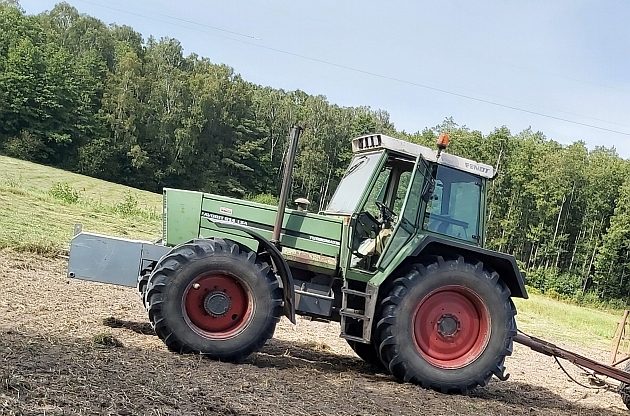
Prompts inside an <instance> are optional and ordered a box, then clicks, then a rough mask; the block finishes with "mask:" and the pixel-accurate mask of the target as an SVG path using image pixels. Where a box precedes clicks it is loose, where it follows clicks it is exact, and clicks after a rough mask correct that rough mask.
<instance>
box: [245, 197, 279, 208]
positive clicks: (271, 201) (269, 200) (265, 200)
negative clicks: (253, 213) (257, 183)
mask: <svg viewBox="0 0 630 416" xmlns="http://www.w3.org/2000/svg"><path fill="white" fill-rule="evenodd" d="M248 199H249V200H250V201H252V202H258V203H259V204H266V205H273V206H276V207H277V206H278V198H276V197H275V196H274V195H271V194H258V195H254V196H253V197H249V198H248Z"/></svg>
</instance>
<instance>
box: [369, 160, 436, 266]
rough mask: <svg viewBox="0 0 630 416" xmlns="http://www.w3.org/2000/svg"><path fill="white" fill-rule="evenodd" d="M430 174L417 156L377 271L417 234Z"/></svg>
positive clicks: (424, 162)
mask: <svg viewBox="0 0 630 416" xmlns="http://www.w3.org/2000/svg"><path fill="white" fill-rule="evenodd" d="M430 184H431V174H430V167H429V164H428V163H427V162H426V161H425V160H424V158H423V157H422V156H421V155H419V156H418V158H417V159H416V162H415V165H414V169H413V172H412V176H411V178H410V180H409V185H408V187H407V192H406V194H405V200H404V202H403V205H402V209H401V211H400V214H399V215H398V221H397V222H396V225H395V227H394V230H393V233H392V235H391V237H390V238H389V240H388V242H387V244H386V246H385V250H384V251H383V254H382V255H381V257H380V259H379V261H378V264H377V265H376V268H377V269H381V270H382V269H384V268H386V267H387V266H388V265H389V264H390V263H391V261H392V260H393V259H394V258H395V257H396V255H397V254H398V252H399V251H400V249H401V248H403V247H404V245H405V244H407V243H408V242H409V240H411V238H412V237H413V236H414V235H415V234H416V233H417V230H418V228H419V227H420V223H421V215H420V213H421V211H422V205H423V203H424V201H423V196H424V195H425V194H428V193H429V191H430Z"/></svg>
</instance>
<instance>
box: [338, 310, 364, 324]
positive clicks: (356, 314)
mask: <svg viewBox="0 0 630 416" xmlns="http://www.w3.org/2000/svg"><path fill="white" fill-rule="evenodd" d="M339 315H341V316H345V317H346V318H354V319H360V320H362V321H369V320H370V317H369V316H367V315H365V314H364V312H363V311H357V310H356V309H346V310H344V309H342V310H340V311H339Z"/></svg>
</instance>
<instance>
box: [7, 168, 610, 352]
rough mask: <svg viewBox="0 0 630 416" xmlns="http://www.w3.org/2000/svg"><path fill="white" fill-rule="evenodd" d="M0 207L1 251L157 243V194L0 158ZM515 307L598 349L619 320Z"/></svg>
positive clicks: (582, 311)
mask: <svg viewBox="0 0 630 416" xmlns="http://www.w3.org/2000/svg"><path fill="white" fill-rule="evenodd" d="M0 206H1V207H2V208H1V209H2V211H0V212H1V214H0V248H7V247H8V248H12V249H14V250H20V251H32V252H37V253H42V254H55V253H58V252H60V251H63V250H65V249H67V247H68V243H69V241H70V239H71V238H72V230H73V225H74V224H75V223H82V224H83V228H84V229H85V230H86V231H91V232H98V233H103V234H108V235H115V236H121V237H129V238H138V239H147V240H154V239H157V238H160V237H161V207H162V197H161V195H159V194H154V193H150V192H146V191H140V190H138V189H134V188H129V187H125V186H122V185H116V184H113V183H110V182H105V181H102V180H98V179H94V178H89V177H86V176H82V175H77V174H74V173H70V172H66V171H63V170H59V169H54V168H50V167H46V166H41V165H37V164H34V163H30V162H25V161H21V160H17V159H12V158H8V157H3V156H0ZM515 303H516V306H517V309H518V315H517V321H518V325H519V328H520V329H521V330H523V331H525V332H526V333H529V334H531V335H534V336H538V337H541V338H543V339H551V340H553V341H556V342H559V343H561V342H567V343H569V344H578V345H583V346H592V347H598V348H603V349H608V348H610V342H611V341H610V340H611V339H612V337H613V335H614V332H615V329H616V327H617V321H618V320H619V319H620V317H621V315H622V313H621V312H617V311H603V310H597V309H589V308H584V307H580V306H576V305H572V304H568V303H563V302H559V301H556V300H553V299H550V298H546V297H544V296H542V295H536V294H532V295H531V296H530V299H528V300H521V299H516V300H515Z"/></svg>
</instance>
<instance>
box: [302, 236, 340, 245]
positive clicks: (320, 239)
mask: <svg viewBox="0 0 630 416" xmlns="http://www.w3.org/2000/svg"><path fill="white" fill-rule="evenodd" d="M308 238H309V240H313V241H316V242H318V243H325V244H332V245H333V246H339V245H340V244H339V241H335V240H330V239H328V238H322V237H315V236H314V235H309V236H308Z"/></svg>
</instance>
